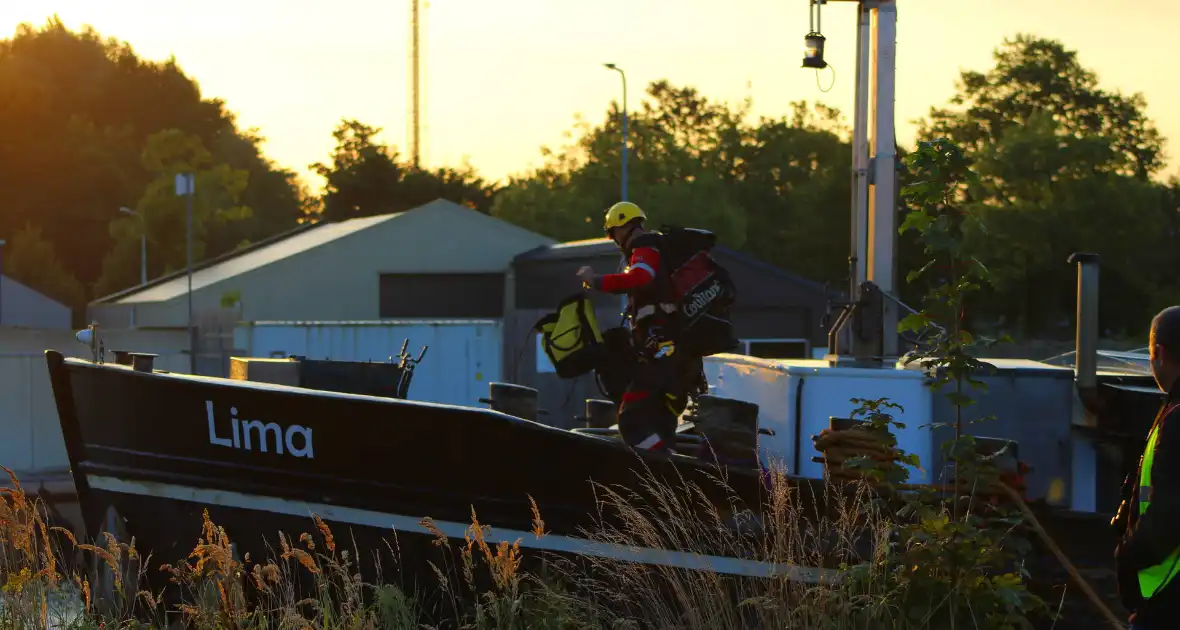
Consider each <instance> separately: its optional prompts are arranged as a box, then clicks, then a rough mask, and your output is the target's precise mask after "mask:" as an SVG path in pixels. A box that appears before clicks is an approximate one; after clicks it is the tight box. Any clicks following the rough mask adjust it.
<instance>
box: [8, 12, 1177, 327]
mask: <svg viewBox="0 0 1180 630" xmlns="http://www.w3.org/2000/svg"><path fill="white" fill-rule="evenodd" d="M0 95H3V98H0V137H3V138H5V140H6V141H5V142H4V143H2V144H0V187H2V188H0V189H2V190H4V191H5V193H4V195H3V196H2V197H0V238H4V237H5V235H7V236H8V238H7V240H8V244H7V245H6V246H5V248H4V259H3V265H4V266H3V270H4V273H5V274H6V275H9V276H10V277H12V278H14V279H16V280H18V281H20V282H23V283H25V284H28V285H29V286H31V287H32V288H34V289H37V290H39V291H41V292H43V293H45V294H47V295H49V296H51V297H54V298H56V299H58V300H60V301H62V302H64V303H66V304H69V305H70V306H72V307H74V309H75V311H76V312H78V313H79V314H81V313H84V308H85V304H86V303H87V302H88V301H89V300H92V299H94V298H96V297H101V296H103V295H107V294H110V293H113V292H116V291H119V290H122V289H126V288H129V287H132V286H135V285H136V284H137V283H138V281H139V242H140V237H141V235H145V234H146V237H147V241H148V249H149V253H148V264H149V274H148V275H149V277H156V276H159V275H161V274H163V273H167V272H170V271H174V270H178V269H182V268H183V267H184V265H185V260H186V251H185V239H184V234H185V225H184V220H185V206H184V199H183V198H180V197H177V196H175V194H174V192H173V189H172V186H173V176H174V175H175V174H176V173H177V172H182V171H193V172H195V173H196V176H197V186H198V190H199V191H200V194H199V195H197V196H196V197H195V199H194V244H195V247H194V249H195V254H194V255H195V257H196V259H197V260H201V259H203V258H208V257H211V256H217V255H221V254H225V253H227V252H231V251H233V250H234V249H236V248H238V247H241V246H243V245H245V244H248V243H251V242H255V241H258V240H260V239H264V238H266V237H268V236H272V235H275V234H278V233H280V232H283V231H285V230H289V229H292V228H294V227H296V226H298V225H299V224H301V223H304V222H307V221H337V220H344V219H349V218H354V217H361V216H370V215H375V214H384V213H388V212H397V211H401V210H406V209H409V208H413V207H416V206H418V205H421V204H423V203H426V202H428V201H431V200H433V199H436V198H439V197H443V198H447V199H450V200H452V201H455V202H459V203H463V204H465V205H467V206H469V207H472V208H475V209H477V210H479V211H481V212H485V213H488V214H491V215H493V216H496V217H500V218H502V219H504V220H507V221H510V222H512V223H515V224H518V225H521V226H523V227H525V228H528V229H531V230H535V231H537V232H540V233H543V234H546V235H548V236H551V237H554V238H557V239H561V240H571V239H580V238H589V237H595V236H600V235H601V231H600V229H599V220H600V217H601V212H602V209H603V208H605V207H606V206H608V205H609V204H611V203H613V202H614V201H617V200H618V194H619V185H620V166H621V151H620V144H621V139H622V138H621V117H620V115H619V114H620V112H619V109H618V105H617V104H615V103H612V105H611V107H610V108H609V109H608V110H607V111H606V112H605V116H604V117H603V118H602V119H601V120H600V121H599V122H596V123H595V122H591V121H588V120H585V119H582V118H580V117H579V118H578V119H577V120H576V124H575V126H574V129H572V130H571V131H570V132H569V133H568V134H567V137H569V138H570V139H571V140H570V141H569V142H568V143H567V144H565V145H563V146H560V147H556V148H551V147H542V148H541V152H542V155H543V157H544V158H545V161H544V164H543V165H541V166H540V167H537V168H533V169H529V170H528V171H526V172H522V173H520V174H517V175H513V176H510V177H509V178H508V180H507V181H506V182H489V181H487V180H485V179H484V178H483V177H481V176H480V175H479V173H478V172H477V171H476V170H475V169H473V168H471V167H470V166H466V165H465V166H464V167H462V168H451V167H440V168H434V169H426V168H417V167H415V166H413V165H412V164H411V163H410V162H409V161H408V160H405V159H403V158H402V156H401V155H400V154H399V152H398V151H397V149H396V148H395V147H392V146H390V145H388V144H385V143H383V142H381V141H379V140H378V139H377V136H378V135H379V132H380V129H377V128H374V127H371V126H369V125H366V124H364V123H363V122H361V121H356V120H348V119H346V120H342V121H341V122H340V124H339V125H338V126H337V127H336V129H334V130H333V136H334V138H335V140H336V147H335V149H334V150H333V151H332V153H331V154H330V155H329V156H328V157H327V159H326V160H325V161H324V162H320V163H316V164H313V165H310V168H311V169H312V170H313V171H314V172H316V173H318V174H319V175H321V176H323V178H324V179H325V181H326V186H325V187H324V190H323V191H322V192H321V193H320V194H313V193H312V192H310V191H309V190H307V189H306V188H305V187H304V186H303V185H302V184H301V183H300V182H299V180H298V178H297V177H296V175H295V173H294V172H292V171H291V170H289V169H285V168H281V167H279V166H278V165H276V164H274V163H273V162H272V161H271V160H269V159H267V158H266V157H265V156H264V154H263V151H262V149H261V143H262V138H261V137H260V136H259V135H258V133H257V130H253V129H249V130H242V129H239V128H238V126H237V125H236V123H235V121H234V117H233V115H232V114H231V113H230V112H229V111H228V109H227V108H226V104H225V103H223V102H221V101H220V100H217V99H206V98H202V97H201V96H200V92H199V90H198V88H197V85H196V83H195V82H194V81H193V80H192V79H191V78H189V77H187V76H186V75H185V74H184V73H183V71H182V70H181V69H180V67H179V66H178V64H177V63H176V60H175V59H169V60H167V61H164V62H151V61H146V60H143V59H140V58H139V57H138V56H136V54H135V53H134V52H133V51H132V50H131V48H130V47H129V46H128V45H127V44H126V43H123V42H119V41H116V40H114V39H109V38H103V37H102V36H101V35H100V34H98V33H97V32H95V31H94V30H93V29H90V28H84V29H82V30H81V31H77V32H75V31H71V30H69V29H67V28H65V27H64V26H63V25H62V24H61V22H60V21H59V20H57V19H56V18H53V19H51V20H49V21H47V23H46V24H45V25H44V26H42V27H41V28H34V27H33V26H30V25H22V26H20V27H19V28H18V29H17V31H16V34H15V35H14V36H13V37H12V38H11V39H9V40H5V41H0ZM646 96H647V98H646V99H645V100H644V101H643V103H642V104H641V106H640V108H639V109H638V111H634V110H633V111H631V112H629V115H628V123H629V129H628V137H629V145H628V146H629V147H630V148H629V156H628V159H629V187H630V190H629V193H630V197H631V199H633V200H635V201H637V202H638V203H640V204H641V205H643V206H645V207H647V208H649V209H650V210H651V212H652V213H653V214H654V215H656V216H657V217H658V218H657V221H666V222H669V223H678V224H683V225H695V226H700V227H705V228H708V229H711V230H713V231H714V232H716V233H717V234H718V235H719V237H720V239H721V241H722V242H723V243H724V244H726V245H728V246H730V247H734V248H736V249H739V250H742V251H745V252H748V253H750V254H752V255H754V256H756V257H758V258H760V259H762V260H765V261H767V262H770V263H772V264H775V265H778V266H781V267H783V268H786V269H789V270H791V271H794V272H796V273H798V274H800V275H802V276H805V277H808V278H811V279H813V280H817V281H820V282H826V283H829V284H830V286H831V287H832V288H833V290H834V291H844V290H846V287H847V282H848V235H849V202H850V199H851V170H850V168H851V147H850V145H849V138H850V135H851V134H850V130H849V128H848V125H847V123H846V121H845V117H844V115H843V114H842V113H841V112H840V111H839V110H837V109H834V108H831V107H827V106H824V105H822V104H817V103H808V102H806V101H802V100H801V101H797V102H794V103H792V104H791V106H790V110H789V112H788V113H786V114H785V115H782V116H780V117H758V118H754V117H753V116H752V115H751V110H752V103H751V101H749V100H748V99H747V100H745V101H743V102H741V103H738V104H736V105H732V104H729V103H723V102H717V101H714V100H710V99H709V98H707V97H705V96H704V95H702V94H701V93H700V92H698V91H697V90H696V89H694V88H692V87H688V86H675V85H672V84H670V83H669V82H667V81H656V82H653V83H652V84H650V85H649V86H648V87H647V89H646ZM1144 109H1145V103H1144V101H1143V98H1142V97H1141V96H1140V95H1138V94H1136V95H1130V96H1128V95H1124V94H1121V93H1119V92H1117V91H1111V90H1108V89H1105V88H1103V87H1101V85H1100V84H1099V81H1098V79H1097V77H1096V76H1095V75H1094V73H1093V72H1091V71H1090V70H1088V69H1086V68H1084V67H1082V66H1081V64H1080V63H1079V61H1078V59H1077V55H1076V53H1075V52H1074V51H1072V50H1069V49H1067V48H1066V47H1065V46H1064V45H1063V44H1062V43H1061V42H1059V41H1055V40H1051V39H1045V38H1040V37H1036V36H1033V35H1024V34H1021V35H1017V36H1014V37H1012V38H1009V39H1005V40H1004V41H1003V42H1002V43H1001V44H1000V45H999V46H998V47H997V48H996V50H995V52H994V64H993V66H992V67H991V68H989V69H987V70H985V71H976V70H969V71H963V72H962V73H961V76H960V77H959V80H958V82H957V89H956V93H955V95H954V97H953V98H952V99H951V101H950V102H949V103H947V104H946V105H945V106H943V107H933V108H931V110H930V112H929V115H928V116H927V117H926V118H925V119H923V120H922V121H919V133H918V136H919V137H918V140H926V139H933V138H936V137H946V138H949V139H950V140H952V141H953V142H955V143H956V144H957V145H959V146H961V147H963V149H964V151H965V152H966V154H967V157H968V158H969V159H970V160H971V161H972V162H973V164H974V168H975V169H976V170H977V171H978V172H979V173H980V176H981V178H982V181H983V184H984V186H983V187H982V191H981V192H979V193H977V197H978V198H974V199H970V200H967V205H968V206H969V207H973V208H974V209H978V210H979V211H980V214H981V215H982V216H984V218H985V219H986V221H985V224H986V225H987V230H988V231H987V233H986V234H984V233H970V234H968V235H967V236H966V239H965V243H964V247H966V248H968V249H969V250H970V254H971V255H973V256H975V257H976V258H978V259H979V260H981V261H982V262H983V263H984V264H985V265H987V266H988V268H989V269H991V272H992V278H993V282H994V286H993V287H991V288H989V290H988V291H987V294H986V295H985V296H983V297H982V298H981V299H979V300H977V303H976V304H973V305H972V308H971V309H970V313H969V315H970V317H971V318H972V319H973V320H974V321H975V323H976V325H977V327H983V328H985V329H986V328H987V327H989V326H994V327H1000V328H1004V329H1005V330H1007V331H1009V332H1011V333H1014V334H1017V335H1020V336H1026V337H1027V336H1036V337H1054V336H1062V335H1064V336H1068V334H1069V331H1071V330H1072V328H1071V324H1070V321H1071V319H1072V316H1073V310H1074V291H1075V288H1074V283H1073V273H1074V270H1073V269H1071V268H1070V267H1069V266H1068V265H1067V264H1066V263H1065V260H1066V257H1067V256H1068V254H1069V253H1070V252H1073V251H1081V250H1084V251H1095V252H1098V253H1099V254H1101V255H1102V257H1103V271H1102V274H1103V282H1102V292H1103V293H1102V300H1101V304H1102V306H1101V308H1102V314H1101V318H1102V319H1101V321H1102V324H1103V326H1104V328H1105V329H1107V331H1108V333H1109V334H1115V335H1118V334H1126V335H1135V336H1139V335H1141V334H1142V332H1143V329H1144V326H1145V324H1144V322H1146V321H1147V318H1148V317H1149V316H1150V314H1151V313H1152V312H1153V311H1155V310H1157V309H1158V308H1160V307H1161V306H1163V305H1165V304H1169V303H1171V302H1173V301H1175V299H1176V298H1175V296H1176V295H1177V294H1178V293H1180V279H1176V278H1174V277H1173V274H1172V273H1171V270H1170V265H1172V264H1175V260H1176V255H1175V254H1174V253H1173V252H1174V251H1175V247H1174V246H1173V243H1174V238H1175V236H1176V233H1177V229H1178V227H1180V214H1178V208H1180V183H1178V181H1177V179H1176V178H1175V177H1172V178H1169V179H1167V180H1166V181H1161V180H1160V179H1159V177H1158V176H1159V175H1160V172H1161V169H1162V167H1163V163H1164V153H1163V140H1162V138H1161V137H1160V134H1159V132H1158V130H1157V129H1156V127H1155V125H1154V124H1153V122H1152V121H1151V120H1149V119H1148V118H1147V116H1146V114H1145V113H1144ZM897 150H898V154H899V156H904V155H905V154H906V147H903V146H898V147H897ZM899 176H900V178H901V180H902V183H903V184H904V183H906V182H907V181H911V180H912V177H913V176H912V175H911V174H909V173H906V172H904V171H903V172H901V173H899ZM121 207H127V208H131V209H133V210H134V211H135V212H136V214H135V215H130V214H126V213H120V212H119V208H121ZM906 211H907V208H904V207H901V208H899V213H904V212H906ZM898 255H899V275H900V276H901V277H902V278H904V276H905V274H906V273H907V272H908V271H909V270H911V269H914V268H916V267H917V266H920V265H921V264H922V263H921V261H923V260H924V258H923V255H922V253H921V251H920V247H919V245H918V244H917V243H916V242H915V241H914V239H913V238H912V237H909V236H904V237H901V238H900V242H899V254H898ZM900 286H902V287H903V288H902V291H903V295H902V297H903V299H907V300H911V301H914V302H916V301H917V300H918V299H919V296H917V295H913V296H909V295H906V294H905V291H907V290H908V288H907V286H906V284H905V283H904V282H903V283H900ZM914 306H915V307H917V306H918V304H916V303H915V304H914Z"/></svg>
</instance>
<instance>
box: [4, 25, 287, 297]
mask: <svg viewBox="0 0 1180 630" xmlns="http://www.w3.org/2000/svg"><path fill="white" fill-rule="evenodd" d="M0 94H3V95H4V96H3V98H0V137H3V138H4V142H3V143H0V189H2V190H4V201H5V211H4V212H3V213H0V238H4V237H5V235H8V236H10V237H11V236H12V235H13V234H14V233H16V232H17V231H18V230H20V229H22V228H23V227H24V226H26V225H33V226H36V227H38V228H40V230H41V233H42V234H43V235H44V237H45V239H46V240H47V241H48V242H49V243H51V244H52V245H53V249H54V250H55V251H56V252H57V254H58V256H59V257H60V261H61V265H62V268H63V269H64V271H65V273H67V274H69V275H70V276H72V277H74V278H76V279H77V280H79V281H80V282H81V283H82V285H83V286H86V287H90V286H92V285H93V283H94V282H95V281H96V280H98V277H99V275H100V273H102V269H103V268H105V267H106V265H100V264H97V263H98V262H99V261H102V260H103V258H104V256H105V255H106V254H107V253H108V252H110V251H112V247H116V246H117V247H118V248H122V247H124V245H122V244H119V245H116V241H115V240H114V236H112V230H111V229H108V227H109V225H110V224H111V223H112V222H114V221H118V220H121V217H122V215H120V214H119V211H118V210H119V207H121V206H134V205H135V204H136V202H137V200H138V199H139V198H140V197H142V196H143V194H144V190H145V188H146V187H147V186H148V185H149V184H151V183H152V181H153V180H154V179H156V178H157V176H158V174H156V173H153V172H150V171H149V170H148V169H147V168H145V166H144V164H143V163H142V161H141V152H142V151H143V148H144V146H145V143H146V142H147V140H148V137H149V136H151V135H152V134H154V133H156V132H158V131H160V130H162V129H178V130H181V131H183V132H184V133H186V134H190V135H192V136H195V137H197V138H199V139H200V140H201V141H202V143H203V144H204V146H205V147H208V148H209V150H210V151H211V152H212V153H213V155H214V159H213V161H214V162H215V163H226V164H228V165H229V166H230V167H232V168H235V169H242V170H245V171H246V172H248V173H249V174H250V180H249V182H248V184H247V188H246V189H245V190H244V191H243V200H244V202H245V203H247V204H249V205H251V206H255V207H259V208H265V209H266V210H265V212H264V213H260V214H258V215H256V216H255V218H254V222H253V223H249V222H245V221H242V222H237V224H236V225H239V226H241V228H242V229H241V230H240V231H238V232H236V233H234V232H232V231H230V232H228V233H226V234H222V235H217V236H216V238H214V236H213V235H211V236H210V241H209V245H210V247H209V250H210V251H209V253H210V254H216V253H221V252H222V251H226V250H228V249H229V248H232V247H233V246H235V245H236V244H238V243H240V242H241V241H242V240H246V239H256V238H261V237H262V236H265V235H269V234H273V233H275V232H277V231H280V230H282V229H285V228H286V227H288V226H290V225H294V224H295V222H296V221H298V220H299V217H300V215H301V214H302V213H303V211H304V209H303V206H302V200H301V199H300V198H299V194H298V193H299V191H298V189H297V187H295V186H294V181H293V179H292V178H291V177H290V176H289V173H286V172H284V171H282V170H280V169H276V168H275V167H274V166H273V165H272V164H270V163H269V162H268V161H266V160H265V159H264V158H262V156H261V153H260V151H259V149H258V146H259V143H260V139H259V138H257V137H256V136H254V135H252V134H250V133H239V132H238V131H237V130H236V128H235V125H234V121H233V116H232V115H231V114H230V113H228V112H227V111H226V109H225V105H224V103H222V102H221V101H219V100H211V99H202V98H201V94H200V90H199V89H198V87H197V85H196V84H195V83H194V82H193V81H192V80H191V79H190V78H189V77H187V76H186V75H185V74H184V72H183V71H182V70H181V69H180V67H179V66H178V65H177V63H176V60H175V59H168V60H165V61H162V62H150V61H145V60H142V59H140V58H139V57H138V56H137V55H136V54H135V52H134V51H133V50H132V49H131V47H130V46H129V45H127V44H126V43H123V42H119V41H117V40H114V39H110V38H104V37H102V36H101V35H100V34H98V33H97V32H96V31H95V30H94V29H92V28H89V27H87V28H84V29H82V30H80V31H71V30H69V29H67V28H66V27H65V26H64V25H63V24H62V23H61V21H60V20H59V19H57V18H56V17H54V18H51V19H50V20H48V21H47V22H46V23H45V24H44V26H43V27H42V28H40V29H38V28H34V27H33V26H32V25H29V24H22V25H20V26H19V27H17V29H16V33H15V35H14V36H13V37H12V38H11V39H8V40H3V41H0ZM119 230H120V228H115V229H114V231H115V232H118V231H119ZM176 234H183V231H180V232H176V233H171V234H167V233H163V232H161V233H160V234H159V238H161V239H164V240H166V241H169V242H168V244H167V246H166V247H172V246H174V245H175V243H172V242H170V239H176V238H177V237H176V236H175V235H176ZM180 240H181V246H182V247H183V238H181V239H180ZM135 259H136V260H138V258H137V256H136V257H135ZM150 259H151V257H150V255H149V260H150ZM136 268H137V267H136ZM137 278H138V275H137V274H133V275H129V276H127V278H126V282H127V283H128V284H122V285H118V283H116V285H118V286H116V285H104V286H108V287H109V288H115V289H121V288H124V287H125V286H129V284H133V283H134V282H133V281H134V280H136V279H137ZM33 288H37V289H44V287H36V286H34V287H33Z"/></svg>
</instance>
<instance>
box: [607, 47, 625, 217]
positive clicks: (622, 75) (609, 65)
mask: <svg viewBox="0 0 1180 630" xmlns="http://www.w3.org/2000/svg"><path fill="white" fill-rule="evenodd" d="M604 65H606V67H607V68H610V69H611V70H615V71H617V72H618V73H619V76H621V77H622V78H623V198H622V201H627V73H625V72H623V69H622V68H620V67H618V66H616V65H615V64H613V63H608V64H604Z"/></svg>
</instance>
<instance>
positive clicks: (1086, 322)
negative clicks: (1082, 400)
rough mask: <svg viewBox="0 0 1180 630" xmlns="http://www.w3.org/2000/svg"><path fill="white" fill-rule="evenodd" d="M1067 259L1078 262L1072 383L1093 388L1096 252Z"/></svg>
mask: <svg viewBox="0 0 1180 630" xmlns="http://www.w3.org/2000/svg"><path fill="white" fill-rule="evenodd" d="M1067 262H1069V263H1070V264H1076V265H1077V266H1078V313H1077V342H1076V346H1075V348H1074V383H1075V384H1076V385H1077V387H1078V389H1093V388H1095V387H1097V386H1098V254H1094V253H1089V252H1074V253H1073V254H1070V256H1069V260H1068V261H1067Z"/></svg>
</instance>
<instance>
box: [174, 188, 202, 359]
mask: <svg viewBox="0 0 1180 630" xmlns="http://www.w3.org/2000/svg"><path fill="white" fill-rule="evenodd" d="M196 187H197V180H196V175H194V174H193V173H177V174H176V195H177V196H180V195H184V198H185V217H186V221H187V227H186V228H185V241H186V242H187V243H186V249H187V250H188V251H187V257H188V262H187V263H186V265H185V268H186V270H187V273H188V348H189V351H188V365H189V374H196V373H197V343H196V334H195V332H196V331H195V330H194V329H193V193H195V192H196Z"/></svg>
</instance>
